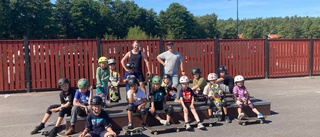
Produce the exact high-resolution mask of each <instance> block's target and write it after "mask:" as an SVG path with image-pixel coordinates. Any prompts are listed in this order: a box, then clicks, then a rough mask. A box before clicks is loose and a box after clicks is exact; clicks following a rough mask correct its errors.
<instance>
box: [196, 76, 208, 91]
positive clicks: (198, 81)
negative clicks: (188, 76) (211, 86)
mask: <svg viewBox="0 0 320 137" xmlns="http://www.w3.org/2000/svg"><path fill="white" fill-rule="evenodd" d="M206 84H207V81H206V80H205V79H204V78H203V77H200V78H199V79H196V78H194V79H193V82H192V85H193V86H195V85H197V86H198V87H199V89H200V90H203V89H204V87H205V86H206Z"/></svg>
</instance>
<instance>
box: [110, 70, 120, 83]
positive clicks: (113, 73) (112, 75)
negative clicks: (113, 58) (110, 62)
mask: <svg viewBox="0 0 320 137" xmlns="http://www.w3.org/2000/svg"><path fill="white" fill-rule="evenodd" d="M118 80H120V73H119V72H118V71H116V70H113V71H112V70H110V76H109V81H110V82H117V81H118Z"/></svg>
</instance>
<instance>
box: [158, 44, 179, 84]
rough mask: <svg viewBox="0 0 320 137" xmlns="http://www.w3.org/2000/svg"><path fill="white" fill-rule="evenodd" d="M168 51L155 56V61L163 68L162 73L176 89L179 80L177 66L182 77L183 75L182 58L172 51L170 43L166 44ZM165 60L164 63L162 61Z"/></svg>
mask: <svg viewBox="0 0 320 137" xmlns="http://www.w3.org/2000/svg"><path fill="white" fill-rule="evenodd" d="M167 48H168V50H167V51H166V52H163V53H161V54H160V55H158V56H157V60H158V61H159V63H161V64H162V65H163V66H164V73H165V74H168V75H170V76H171V81H172V87H175V88H177V87H178V84H179V83H178V80H179V76H178V74H179V65H180V71H181V74H182V75H185V72H184V69H183V64H182V61H183V58H182V56H181V54H180V53H179V52H178V51H176V50H175V49H174V44H173V43H172V42H168V43H167ZM163 60H165V62H164V61H163Z"/></svg>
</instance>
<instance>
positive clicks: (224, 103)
mask: <svg viewBox="0 0 320 137" xmlns="http://www.w3.org/2000/svg"><path fill="white" fill-rule="evenodd" d="M221 105H222V106H223V107H226V106H227V105H228V104H227V101H226V100H225V99H222V100H221Z"/></svg>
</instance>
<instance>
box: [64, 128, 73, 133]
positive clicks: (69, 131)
mask: <svg viewBox="0 0 320 137" xmlns="http://www.w3.org/2000/svg"><path fill="white" fill-rule="evenodd" d="M65 134H66V135H72V134H74V129H73V128H72V127H69V129H68V130H67V131H66V133H65Z"/></svg>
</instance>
